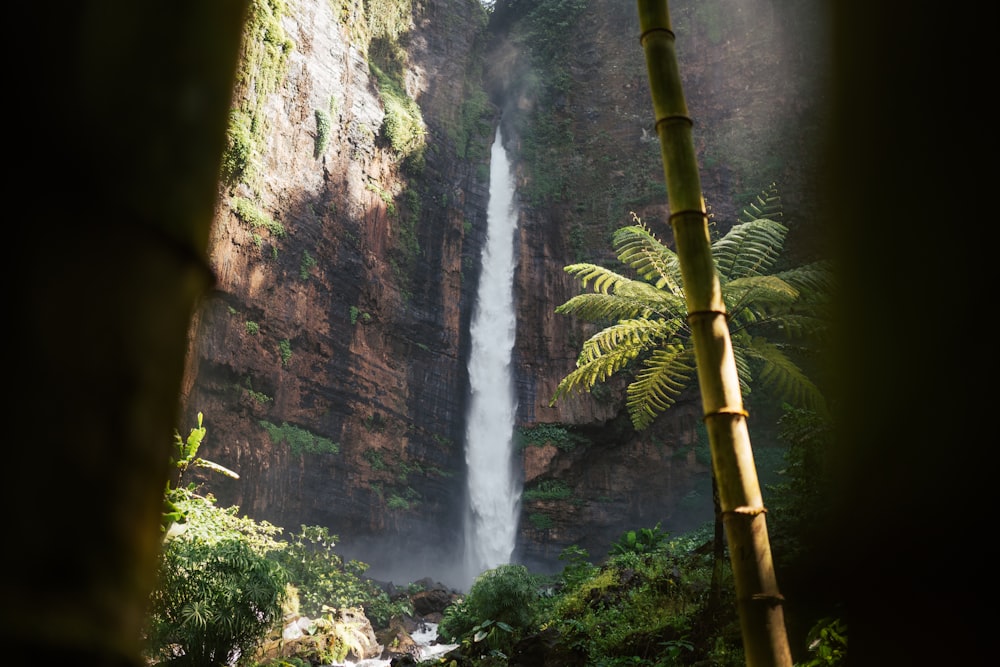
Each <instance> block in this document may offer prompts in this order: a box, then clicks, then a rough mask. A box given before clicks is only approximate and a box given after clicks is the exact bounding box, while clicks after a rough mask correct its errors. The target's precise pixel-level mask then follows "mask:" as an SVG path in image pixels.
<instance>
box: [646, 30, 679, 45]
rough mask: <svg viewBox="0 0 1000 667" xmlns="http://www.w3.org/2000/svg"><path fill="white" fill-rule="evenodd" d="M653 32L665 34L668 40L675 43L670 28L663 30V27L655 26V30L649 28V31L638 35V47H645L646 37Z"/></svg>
mask: <svg viewBox="0 0 1000 667" xmlns="http://www.w3.org/2000/svg"><path fill="white" fill-rule="evenodd" d="M654 32H665V33H667V35H668V36H669V37H670V39H672V40H674V41H677V35H675V34H674V31H673V30H671V29H670V28H663V27H660V26H657V27H656V28H650V29H649V30H644V31H643V32H642V34H641V35H639V45H640V46H643V47H645V46H646V37H648V36H649V35H651V34H652V33H654Z"/></svg>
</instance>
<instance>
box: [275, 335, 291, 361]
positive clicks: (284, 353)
mask: <svg viewBox="0 0 1000 667" xmlns="http://www.w3.org/2000/svg"><path fill="white" fill-rule="evenodd" d="M278 349H279V350H280V351H281V365H282V366H285V367H287V366H288V362H289V361H291V360H292V342H291V341H290V340H288V339H287V338H282V339H281V340H280V341H278Z"/></svg>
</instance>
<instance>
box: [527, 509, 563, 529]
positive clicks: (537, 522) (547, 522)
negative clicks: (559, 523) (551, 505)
mask: <svg viewBox="0 0 1000 667" xmlns="http://www.w3.org/2000/svg"><path fill="white" fill-rule="evenodd" d="M528 523H530V524H531V527H532V528H535V529H536V530H546V529H548V528H551V527H552V526H554V525H556V524H555V521H553V520H552V517H550V516H549V515H548V514H543V513H541V512H532V513H531V514H529V515H528Z"/></svg>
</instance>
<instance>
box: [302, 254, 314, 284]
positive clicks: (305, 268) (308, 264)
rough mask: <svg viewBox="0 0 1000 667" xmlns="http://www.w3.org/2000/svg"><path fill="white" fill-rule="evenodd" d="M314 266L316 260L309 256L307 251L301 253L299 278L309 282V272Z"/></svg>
mask: <svg viewBox="0 0 1000 667" xmlns="http://www.w3.org/2000/svg"><path fill="white" fill-rule="evenodd" d="M314 266H316V258H315V257H313V256H312V255H311V254H309V251H308V250H305V251H303V252H302V261H301V262H299V278H300V279H301V280H309V271H310V270H311V269H312V268H313V267H314Z"/></svg>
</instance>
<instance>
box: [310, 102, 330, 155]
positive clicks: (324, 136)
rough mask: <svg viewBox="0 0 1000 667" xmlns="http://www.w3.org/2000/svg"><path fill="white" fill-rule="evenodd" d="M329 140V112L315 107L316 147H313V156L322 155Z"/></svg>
mask: <svg viewBox="0 0 1000 667" xmlns="http://www.w3.org/2000/svg"><path fill="white" fill-rule="evenodd" d="M329 142H330V114H328V113H327V112H326V111H324V110H323V109H316V147H315V148H314V149H313V157H316V158H318V157H319V156H320V155H322V154H323V152H324V151H326V146H327V144H328V143H329Z"/></svg>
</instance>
